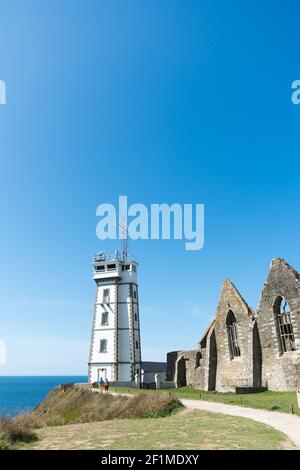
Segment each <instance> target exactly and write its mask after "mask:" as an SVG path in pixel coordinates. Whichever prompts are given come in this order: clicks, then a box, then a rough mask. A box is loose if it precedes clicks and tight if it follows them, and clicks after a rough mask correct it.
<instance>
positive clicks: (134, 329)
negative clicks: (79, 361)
mask: <svg viewBox="0 0 300 470" xmlns="http://www.w3.org/2000/svg"><path fill="white" fill-rule="evenodd" d="M113 263H115V264H116V269H115V270H114V271H109V272H108V270H107V265H108V264H113ZM128 264H130V267H131V268H130V270H122V265H128ZM98 265H104V271H101V272H99V271H96V266H98ZM132 265H133V263H132V262H129V261H128V262H121V261H118V260H117V261H107V262H106V261H105V262H95V263H94V276H93V278H94V279H95V281H96V282H97V281H98V280H101V283H99V284H98V285H97V287H96V303H95V310H94V323H93V331H92V339H91V348H90V361H89V362H90V367H89V380H90V381H91V382H94V381H96V380H98V376H99V369H101V368H103V369H105V372H104V371H103V375H105V373H106V375H107V378H108V380H109V381H115V380H116V375H115V373H114V371H116V370H117V371H118V380H119V381H131V380H134V374H135V371H134V372H133V374H132V369H131V366H132V365H133V368H135V369H136V368H139V369H140V364H137V365H136V364H135V363H140V361H141V351H140V348H141V346H140V344H139V318H138V305H137V301H138V298H137V295H136V297H134V296H132V297H131V295H130V292H131V289H132V292H134V291H136V292H137V287H136V285H135V284H136V282H137V274H136V272H134V270H133V269H132ZM135 266H137V264H135ZM103 281H104V282H103ZM130 283H133V284H131V286H132V287H131V288H130ZM105 289H109V302H108V303H105V302H104V295H103V294H104V290H105ZM103 312H107V313H108V324H107V325H103V324H102V313H103ZM135 313H136V314H137V320H135V315H134V314H135ZM101 339H105V340H107V352H105V353H103V352H102V353H101V352H100V341H101ZM136 341H138V345H139V347H138V349H136ZM132 363H133V364H132Z"/></svg>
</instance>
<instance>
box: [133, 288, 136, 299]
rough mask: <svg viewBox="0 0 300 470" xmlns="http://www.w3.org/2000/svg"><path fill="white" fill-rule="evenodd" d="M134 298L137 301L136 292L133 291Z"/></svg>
mask: <svg viewBox="0 0 300 470" xmlns="http://www.w3.org/2000/svg"><path fill="white" fill-rule="evenodd" d="M133 298H134V299H136V291H135V290H134V291H133Z"/></svg>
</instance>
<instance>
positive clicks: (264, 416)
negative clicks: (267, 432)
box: [180, 399, 300, 449]
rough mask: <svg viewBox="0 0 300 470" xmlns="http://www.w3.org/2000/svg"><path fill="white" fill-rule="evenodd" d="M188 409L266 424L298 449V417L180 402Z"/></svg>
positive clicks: (299, 423) (198, 402) (251, 409)
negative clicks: (238, 417)
mask: <svg viewBox="0 0 300 470" xmlns="http://www.w3.org/2000/svg"><path fill="white" fill-rule="evenodd" d="M180 401H181V403H182V404H183V405H184V406H186V407H187V408H189V409H193V410H205V411H212V412H215V413H223V414H227V415H231V416H242V417H244V418H250V419H253V420H255V421H259V422H260V423H264V424H268V425H269V426H272V427H273V428H275V429H278V430H279V431H281V432H283V433H284V434H285V435H286V436H287V437H288V438H289V439H290V441H291V442H293V444H295V446H296V447H297V449H300V417H299V416H295V415H292V414H287V413H278V412H276V411H267V410H258V409H255V408H246V407H242V406H236V405H225V404H223V403H216V402H210V401H204V400H185V399H182V400H180Z"/></svg>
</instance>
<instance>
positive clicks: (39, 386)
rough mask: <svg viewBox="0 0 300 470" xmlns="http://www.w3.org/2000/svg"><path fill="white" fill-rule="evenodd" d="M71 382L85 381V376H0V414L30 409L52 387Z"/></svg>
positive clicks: (18, 412)
mask: <svg viewBox="0 0 300 470" xmlns="http://www.w3.org/2000/svg"><path fill="white" fill-rule="evenodd" d="M71 382H75V383H86V382H87V376H83V375H80V376H70V375H69V376H68V375H67V376H65V375H64V376H59V375H58V376H32V377H30V376H26V377H25V376H24V377H23V376H18V377H8V376H0V416H16V415H18V414H21V413H26V412H28V411H32V410H33V409H34V408H35V407H36V406H37V405H38V404H39V403H40V402H41V401H42V400H43V399H44V398H45V397H46V395H47V394H48V393H49V392H50V391H51V390H52V389H53V388H55V387H57V386H58V385H60V384H63V383H71Z"/></svg>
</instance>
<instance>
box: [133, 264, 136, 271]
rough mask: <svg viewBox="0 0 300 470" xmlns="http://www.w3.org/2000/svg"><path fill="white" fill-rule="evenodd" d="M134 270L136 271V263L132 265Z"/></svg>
mask: <svg viewBox="0 0 300 470" xmlns="http://www.w3.org/2000/svg"><path fill="white" fill-rule="evenodd" d="M132 271H134V272H135V273H136V266H135V265H134V264H133V265H132Z"/></svg>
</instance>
